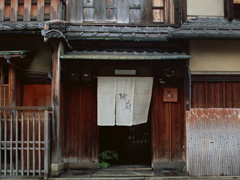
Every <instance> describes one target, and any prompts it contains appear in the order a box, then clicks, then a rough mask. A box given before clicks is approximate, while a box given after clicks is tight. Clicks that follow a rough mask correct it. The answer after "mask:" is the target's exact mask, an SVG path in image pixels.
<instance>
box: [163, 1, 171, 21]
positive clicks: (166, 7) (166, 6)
mask: <svg viewBox="0 0 240 180" xmlns="http://www.w3.org/2000/svg"><path fill="white" fill-rule="evenodd" d="M170 1H171V0H165V4H164V23H165V24H170V13H171V12H170Z"/></svg>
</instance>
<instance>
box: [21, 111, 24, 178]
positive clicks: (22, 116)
mask: <svg viewBox="0 0 240 180" xmlns="http://www.w3.org/2000/svg"><path fill="white" fill-rule="evenodd" d="M21 126H22V128H21V131H22V152H21V153H22V155H21V156H22V157H21V161H22V176H24V113H23V112H22V113H21Z"/></svg>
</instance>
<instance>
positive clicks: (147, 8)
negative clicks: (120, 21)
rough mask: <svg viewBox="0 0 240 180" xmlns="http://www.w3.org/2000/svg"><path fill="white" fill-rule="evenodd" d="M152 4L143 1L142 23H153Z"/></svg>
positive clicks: (147, 0) (148, 1)
mask: <svg viewBox="0 0 240 180" xmlns="http://www.w3.org/2000/svg"><path fill="white" fill-rule="evenodd" d="M152 19H153V16H152V3H151V0H141V23H142V24H149V23H152Z"/></svg>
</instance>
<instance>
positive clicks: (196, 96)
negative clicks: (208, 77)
mask: <svg viewBox="0 0 240 180" xmlns="http://www.w3.org/2000/svg"><path fill="white" fill-rule="evenodd" d="M191 100H192V108H206V89H205V83H204V82H202V83H195V82H193V83H192V99H191Z"/></svg>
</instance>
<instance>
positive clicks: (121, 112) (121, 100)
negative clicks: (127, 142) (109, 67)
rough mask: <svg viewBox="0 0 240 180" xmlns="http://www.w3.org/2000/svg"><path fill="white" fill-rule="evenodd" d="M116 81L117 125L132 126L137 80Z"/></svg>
mask: <svg viewBox="0 0 240 180" xmlns="http://www.w3.org/2000/svg"><path fill="white" fill-rule="evenodd" d="M116 81H117V92H116V93H117V101H116V125H118V126H132V123H133V99H134V89H135V87H134V86H135V79H134V78H124V77H118V78H117V79H116Z"/></svg>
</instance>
